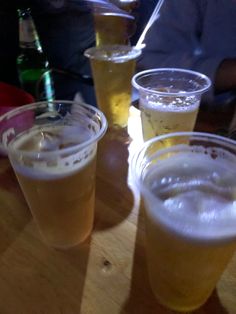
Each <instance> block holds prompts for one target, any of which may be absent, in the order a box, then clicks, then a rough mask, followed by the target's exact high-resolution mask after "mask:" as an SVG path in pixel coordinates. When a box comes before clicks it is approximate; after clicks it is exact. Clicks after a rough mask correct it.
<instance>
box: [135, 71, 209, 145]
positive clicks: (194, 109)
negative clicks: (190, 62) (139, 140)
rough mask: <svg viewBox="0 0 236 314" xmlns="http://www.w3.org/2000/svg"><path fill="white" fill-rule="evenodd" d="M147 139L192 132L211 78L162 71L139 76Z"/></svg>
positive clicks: (192, 73)
mask: <svg viewBox="0 0 236 314" xmlns="http://www.w3.org/2000/svg"><path fill="white" fill-rule="evenodd" d="M132 84H133V86H134V87H135V88H136V89H137V90H138V91H139V106H140V110H141V121H142V130H143V138H144V140H145V141H146V140H148V139H150V138H152V137H155V136H158V135H162V134H167V133H171V132H182V131H185V132H187V131H193V129H194V126H195V122H196V118H197V114H198V109H199V104H200V101H201V97H202V94H203V93H204V92H206V91H207V90H208V89H209V88H210V86H211V81H210V79H209V78H208V77H207V76H205V75H203V74H201V73H198V72H194V71H190V70H184V69H175V68H160V69H151V70H146V71H142V72H139V73H137V74H136V75H135V76H134V77H133V79H132Z"/></svg>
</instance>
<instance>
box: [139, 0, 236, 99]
mask: <svg viewBox="0 0 236 314" xmlns="http://www.w3.org/2000/svg"><path fill="white" fill-rule="evenodd" d="M144 43H145V44H146V48H145V49H144V50H143V54H142V57H141V59H140V61H139V66H140V67H141V68H145V69H148V68H155V67H180V68H186V69H191V70H195V71H199V72H201V73H204V74H206V75H207V76H208V77H210V79H211V80H212V82H214V77H215V73H216V70H217V68H218V66H219V65H220V63H221V62H222V61H223V60H224V59H226V58H235V57H236V0H165V1H164V3H163V5H162V7H161V10H160V13H159V17H158V19H157V20H156V21H155V22H154V24H153V25H152V27H151V28H150V29H149V31H148V33H147V35H146V37H145V40H144ZM213 93H214V91H213V88H212V90H211V93H208V101H212V97H213Z"/></svg>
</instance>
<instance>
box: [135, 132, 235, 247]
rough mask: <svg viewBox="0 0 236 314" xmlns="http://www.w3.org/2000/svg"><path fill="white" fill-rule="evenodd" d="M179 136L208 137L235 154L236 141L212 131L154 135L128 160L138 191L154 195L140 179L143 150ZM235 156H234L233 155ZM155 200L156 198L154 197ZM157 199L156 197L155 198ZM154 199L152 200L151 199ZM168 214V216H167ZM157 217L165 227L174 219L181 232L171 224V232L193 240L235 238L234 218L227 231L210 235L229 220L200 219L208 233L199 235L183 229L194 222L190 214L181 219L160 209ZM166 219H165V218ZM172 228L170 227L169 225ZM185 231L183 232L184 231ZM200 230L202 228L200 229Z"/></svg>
mask: <svg viewBox="0 0 236 314" xmlns="http://www.w3.org/2000/svg"><path fill="white" fill-rule="evenodd" d="M178 136H179V137H180V136H183V137H184V136H190V137H191V136H192V137H193V139H195V140H198V139H199V140H203V139H205V140H207V139H209V140H210V142H211V143H213V144H216V145H217V144H221V143H222V144H223V149H227V148H229V152H230V149H231V151H232V148H234V150H235V154H236V141H234V140H232V139H229V138H226V137H223V136H220V135H216V134H212V133H207V132H194V131H193V132H175V133H169V134H165V135H160V136H156V137H154V138H152V139H150V140H148V141H147V142H145V143H144V144H142V146H140V147H139V148H138V149H137V150H136V152H135V153H134V155H133V156H132V158H131V161H130V168H131V169H130V170H131V177H132V180H133V182H134V185H135V186H136V188H138V190H139V191H140V192H142V191H143V192H145V191H146V193H148V195H149V196H150V197H151V198H153V199H154V198H155V197H154V195H153V194H152V192H150V191H148V190H146V187H145V185H143V181H142V171H143V169H144V167H145V164H146V163H148V160H146V161H145V160H144V156H145V152H146V150H147V149H148V147H150V146H151V145H152V144H153V143H155V142H157V141H158V142H159V141H162V140H165V139H168V138H170V137H172V138H173V137H178ZM180 145H181V144H176V145H172V147H175V146H176V147H177V146H179V147H180ZM168 148H171V147H167V148H163V150H162V149H161V150H160V153H159V154H155V153H154V155H155V156H154V157H155V158H156V157H158V156H160V155H161V154H162V153H163V151H164V150H167V149H168ZM235 158H236V156H235ZM142 161H143V162H142ZM155 200H156V199H155ZM157 200H158V198H157ZM153 201H154V200H153ZM168 215H169V216H168ZM158 217H159V218H160V219H161V220H162V221H163V222H164V221H165V222H166V227H167V228H168V226H169V227H170V225H168V222H167V220H168V219H169V218H171V219H175V221H176V223H178V224H179V226H180V225H182V226H183V230H182V231H183V232H180V231H179V229H178V230H177V229H175V227H174V226H173V229H172V231H173V232H177V233H178V234H179V235H181V234H182V235H183V236H190V237H191V238H193V239H195V240H201V239H208V240H209V241H215V240H216V241H218V240H222V241H223V240H227V239H231V238H235V237H236V232H235V231H234V232H233V231H232V230H235V222H236V219H234V220H233V221H232V224H231V225H230V226H229V228H231V229H228V231H227V232H225V233H219V234H218V235H214V236H213V235H211V233H210V232H211V231H212V230H213V229H214V228H215V227H217V226H223V225H226V223H227V224H228V223H229V221H228V220H218V221H212V223H211V224H209V223H208V221H201V226H202V227H204V226H205V227H206V226H207V228H208V231H209V233H207V232H206V233H205V235H204V237H202V238H201V237H200V236H199V235H200V233H198V231H199V230H197V229H196V230H195V231H194V232H193V233H192V235H190V234H188V231H187V229H186V230H185V229H184V226H186V225H185V224H186V223H191V224H194V221H195V219H194V217H192V216H191V215H187V216H186V219H183V217H182V216H181V215H179V214H178V213H176V212H175V211H173V212H171V213H169V214H167V215H166V214H165V213H164V212H163V211H160V212H158ZM166 219H167V220H166ZM170 228H172V227H170ZM184 230H185V231H186V232H185V231H184ZM201 230H202V229H201Z"/></svg>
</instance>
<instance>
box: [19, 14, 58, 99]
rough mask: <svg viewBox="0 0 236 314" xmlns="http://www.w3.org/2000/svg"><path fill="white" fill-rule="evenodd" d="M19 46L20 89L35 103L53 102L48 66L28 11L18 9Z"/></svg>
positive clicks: (51, 82)
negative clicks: (34, 100)
mask: <svg viewBox="0 0 236 314" xmlns="http://www.w3.org/2000/svg"><path fill="white" fill-rule="evenodd" d="M18 15H19V44H20V54H19V56H18V58H17V67H18V72H19V79H20V82H21V85H22V88H23V89H24V90H26V91H27V92H29V93H30V94H32V95H33V96H34V97H35V99H36V100H37V101H41V100H53V99H54V89H53V81H52V77H51V72H50V69H49V64H48V61H47V58H46V56H45V54H44V53H43V50H42V46H41V43H40V40H39V36H38V33H37V30H36V27H35V24H34V21H33V18H32V16H31V11H30V9H19V10H18Z"/></svg>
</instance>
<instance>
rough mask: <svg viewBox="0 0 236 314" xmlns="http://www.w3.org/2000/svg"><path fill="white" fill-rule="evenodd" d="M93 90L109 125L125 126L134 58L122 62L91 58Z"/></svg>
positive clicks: (129, 101)
mask: <svg viewBox="0 0 236 314" xmlns="http://www.w3.org/2000/svg"><path fill="white" fill-rule="evenodd" d="M90 61H91V66H92V72H93V78H94V82H95V92H96V98H97V103H98V106H99V108H100V110H101V111H102V112H103V113H104V114H105V116H106V118H107V120H108V125H109V127H125V126H127V123H128V117H129V108H130V103H131V90H132V87H131V79H132V76H133V74H134V70H135V65H136V60H135V59H129V60H126V61H123V62H116V61H115V60H98V59H91V60H90Z"/></svg>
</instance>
